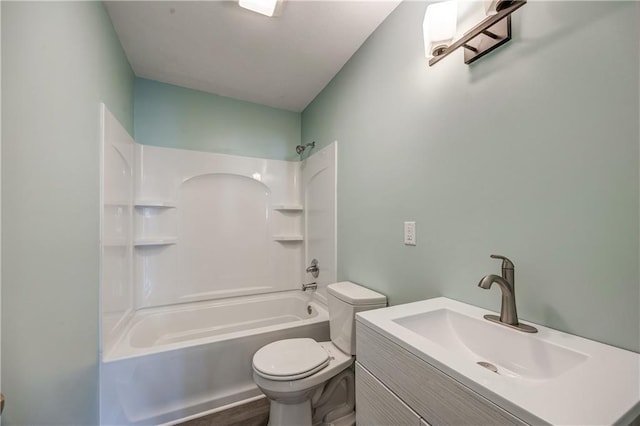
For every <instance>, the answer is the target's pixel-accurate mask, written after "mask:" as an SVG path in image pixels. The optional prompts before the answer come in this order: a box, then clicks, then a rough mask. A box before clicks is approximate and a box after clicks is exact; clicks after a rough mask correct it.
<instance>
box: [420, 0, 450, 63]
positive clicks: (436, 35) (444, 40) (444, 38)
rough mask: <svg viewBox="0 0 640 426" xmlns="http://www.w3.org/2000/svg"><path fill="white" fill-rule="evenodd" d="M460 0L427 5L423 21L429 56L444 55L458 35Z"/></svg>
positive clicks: (426, 52) (426, 48)
mask: <svg viewBox="0 0 640 426" xmlns="http://www.w3.org/2000/svg"><path fill="white" fill-rule="evenodd" d="M457 21H458V1H457V0H448V1H443V2H440V3H432V4H430V5H429V6H427V11H426V12H425V14H424V21H423V23H422V33H423V35H424V49H425V54H426V55H427V58H433V57H436V56H440V55H442V54H443V53H444V52H445V51H446V50H447V47H449V45H450V44H451V42H453V39H454V37H455V36H456V24H457Z"/></svg>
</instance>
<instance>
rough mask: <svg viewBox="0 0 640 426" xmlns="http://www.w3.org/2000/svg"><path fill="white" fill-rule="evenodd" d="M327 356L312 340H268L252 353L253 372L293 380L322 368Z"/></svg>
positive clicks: (271, 377)
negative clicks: (266, 343) (267, 342)
mask: <svg viewBox="0 0 640 426" xmlns="http://www.w3.org/2000/svg"><path fill="white" fill-rule="evenodd" d="M328 364H329V355H328V354H327V351H325V350H324V348H323V347H322V346H320V344H319V343H318V342H316V341H315V340H313V339H308V338H302V339H286V340H279V341H277V342H273V343H269V344H268V345H266V346H264V347H262V348H261V349H259V350H258V352H256V353H255V355H254V356H253V368H254V370H255V371H256V373H257V374H259V375H260V376H262V377H265V378H267V379H271V380H297V379H302V378H304V377H307V376H310V375H312V374H314V373H316V372H317V371H320V370H322V369H323V368H325V367H326V366H327V365H328Z"/></svg>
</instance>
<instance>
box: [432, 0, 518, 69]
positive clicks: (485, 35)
mask: <svg viewBox="0 0 640 426" xmlns="http://www.w3.org/2000/svg"><path fill="white" fill-rule="evenodd" d="M526 3H527V1H526V0H519V1H514V2H512V3H511V5H510V6H508V7H505V8H504V9H502V10H501V11H499V12H498V13H497V14H495V15H492V16H489V17H488V18H486V19H485V20H483V21H482V22H480V23H479V24H478V25H476V26H475V27H473V28H472V29H470V30H469V31H467V32H466V33H464V35H463V36H462V37H461V38H460V39H458V40H456V41H455V42H453V43H452V44H451V45H450V46H449V47H447V49H446V50H445V51H444V52H443V53H442V54H441V55H439V56H434V57H433V58H431V59H430V60H429V66H433V65H435V64H436V63H438V62H439V61H441V60H442V59H444V58H445V57H447V56H449V55H450V54H451V53H453V51H455V50H457V49H458V48H459V47H463V48H464V63H465V64H470V63H472V62H474V61H477V60H478V59H480V58H481V57H483V56H484V55H486V54H487V53H489V52H491V51H492V50H494V49H497V48H498V47H500V46H502V45H503V44H505V43H506V42H508V41H509V40H511V14H512V13H513V12H515V11H516V10H518V9H520V8H521V7H522V6H524V5H525V4H526Z"/></svg>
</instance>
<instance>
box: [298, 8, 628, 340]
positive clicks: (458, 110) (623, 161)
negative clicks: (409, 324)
mask: <svg viewBox="0 0 640 426" xmlns="http://www.w3.org/2000/svg"><path fill="white" fill-rule="evenodd" d="M425 8H426V3H422V2H404V3H402V4H400V6H399V7H398V8H397V9H396V10H395V11H394V13H393V14H392V15H391V16H390V17H389V18H388V19H387V20H386V21H385V22H384V23H383V24H382V25H381V26H380V27H379V28H378V30H377V31H376V32H375V33H374V34H373V35H372V36H371V37H370V38H369V39H368V40H367V42H366V43H365V44H364V45H363V46H362V47H361V48H360V50H359V51H358V52H357V53H356V54H355V55H354V56H353V57H352V58H351V60H350V61H349V62H348V63H347V64H346V65H345V67H344V68H343V69H342V71H341V72H340V73H339V74H338V75H337V76H336V77H335V78H334V79H333V81H332V82H331V83H330V84H329V85H328V86H327V87H326V88H325V89H324V90H323V91H322V92H321V94H320V95H319V96H318V97H317V98H316V99H315V100H314V101H313V102H312V103H311V105H310V106H309V107H308V108H307V109H306V110H305V111H304V112H303V114H302V140H316V141H317V142H318V143H319V144H320V145H321V146H323V145H326V144H328V143H330V142H332V141H334V140H338V141H339V142H340V144H339V153H338V158H339V168H338V169H339V175H338V259H339V270H338V278H339V279H341V280H342V279H348V280H353V281H356V282H361V283H363V284H365V285H367V286H370V287H372V288H374V289H376V290H379V291H381V292H383V293H385V294H387V295H388V296H389V298H390V302H391V303H392V304H399V303H403V302H409V301H415V300H420V299H424V298H430V297H434V296H440V295H444V296H447V297H450V298H453V299H458V300H462V301H465V302H469V303H472V304H475V305H479V306H482V307H485V308H489V309H492V310H499V308H500V292H499V290H498V288H497V287H496V288H494V289H491V290H489V291H485V290H482V289H480V288H478V287H477V286H476V285H477V283H478V281H479V280H480V278H482V276H484V275H485V274H488V273H498V274H499V273H500V263H499V262H498V261H494V260H491V259H489V254H491V253H498V254H503V255H506V256H508V257H510V258H511V259H512V260H513V261H514V262H515V265H516V289H517V291H516V294H517V301H518V311H519V314H520V316H521V317H522V318H525V319H528V320H531V321H534V322H537V323H540V324H544V325H547V326H550V327H553V328H557V329H560V330H564V331H568V332H571V333H575V334H578V335H581V336H586V337H588V338H592V339H595V340H599V341H603V342H607V343H610V344H613V345H617V346H621V347H624V348H629V349H632V350H635V351H638V350H640V343H639V338H640V317H639V310H640V295H639V288H640V287H639V276H638V258H639V252H638V230H639V229H638V228H639V226H638V225H639V223H638V217H639V211H638V194H639V185H638V158H639V152H638V140H639V134H638V133H639V129H638V118H639V107H638V90H639V88H638V81H639V70H638V63H639V60H638V55H639V46H638V17H639V13H638V4H637V3H636V2H602V3H599V2H575V1H569V2H538V1H536V2H529V3H528V4H527V5H526V6H525V7H524V8H523V9H521V10H519V11H518V12H516V14H515V15H514V18H513V25H514V37H513V40H512V41H511V42H510V43H509V44H508V45H505V46H504V47H502V48H501V49H500V50H498V51H496V52H494V53H493V54H491V55H490V56H487V57H485V58H484V59H482V60H481V61H479V62H477V63H476V64H474V65H472V66H467V65H464V64H463V62H462V56H461V55H462V52H457V53H455V54H454V55H452V56H451V57H449V58H446V59H445V60H444V61H442V62H441V63H439V64H437V65H436V66H435V67H432V68H429V67H427V64H426V59H425V58H424V56H423V55H424V53H423V52H424V48H423V45H422V18H423V16H424V11H425ZM407 220H415V221H416V222H417V241H418V245H417V246H416V247H409V246H404V245H403V239H402V229H403V222H404V221H407Z"/></svg>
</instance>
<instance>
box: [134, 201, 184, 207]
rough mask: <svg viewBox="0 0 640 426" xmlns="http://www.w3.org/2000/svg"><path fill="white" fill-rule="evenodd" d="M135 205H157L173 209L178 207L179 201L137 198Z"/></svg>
mask: <svg viewBox="0 0 640 426" xmlns="http://www.w3.org/2000/svg"><path fill="white" fill-rule="evenodd" d="M135 206H136V207H139V208H144V207H157V208H165V209H172V208H176V207H177V203H176V202H174V201H169V200H137V201H136V202H135Z"/></svg>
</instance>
